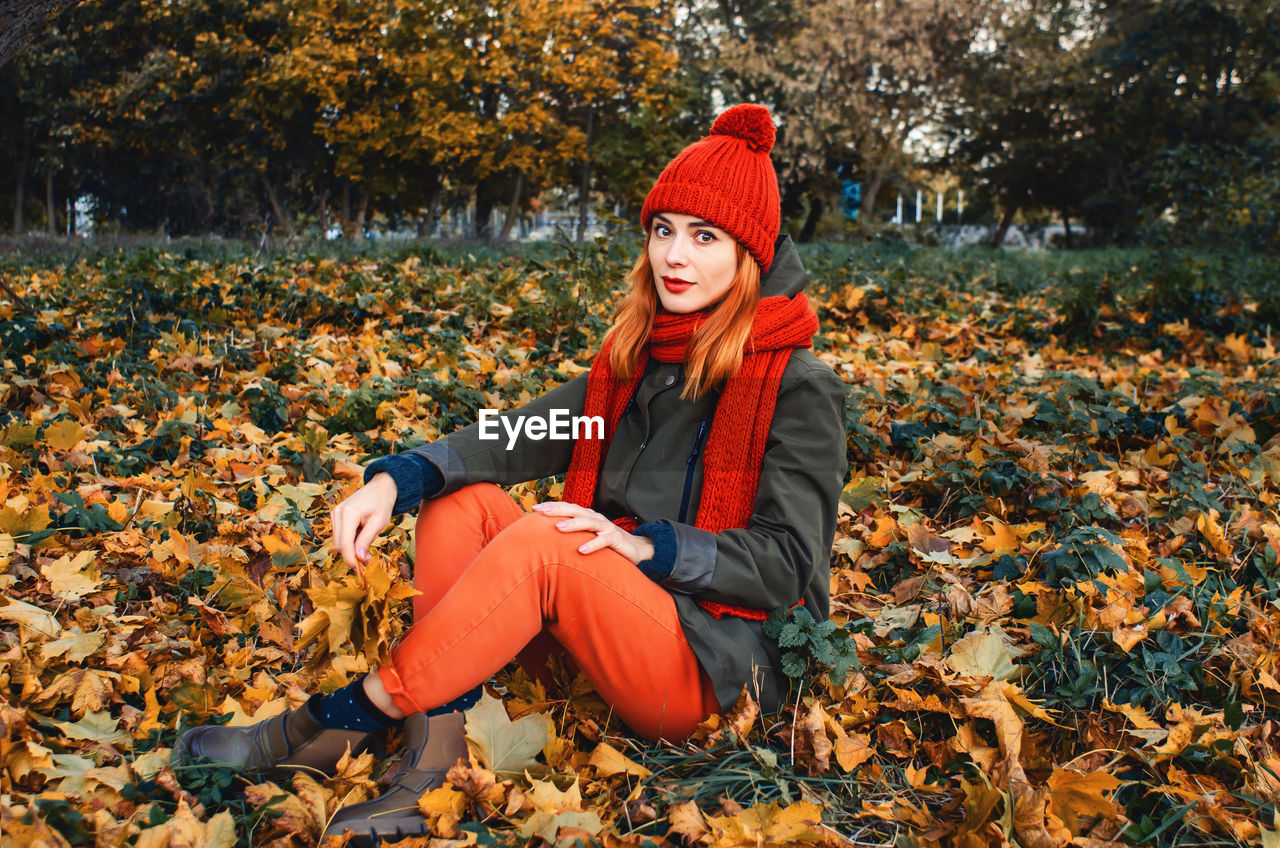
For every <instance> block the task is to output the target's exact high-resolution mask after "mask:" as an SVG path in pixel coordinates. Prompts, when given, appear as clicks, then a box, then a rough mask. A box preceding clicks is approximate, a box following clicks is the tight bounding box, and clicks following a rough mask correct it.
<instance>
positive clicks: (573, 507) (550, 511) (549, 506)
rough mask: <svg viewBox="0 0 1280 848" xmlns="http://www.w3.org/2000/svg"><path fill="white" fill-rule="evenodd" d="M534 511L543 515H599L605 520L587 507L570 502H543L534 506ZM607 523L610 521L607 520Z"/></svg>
mask: <svg viewBox="0 0 1280 848" xmlns="http://www.w3.org/2000/svg"><path fill="white" fill-rule="evenodd" d="M533 511H534V512H537V513H541V514H542V515H597V516H600V518H604V516H603V515H600V513H598V512H596V511H595V510H593V509H587V508H586V507H585V506H579V505H578V504H576V503H569V502H568V501H543V502H542V503H539V504H534V505H533ZM605 520H606V521H607V520H608V519H605Z"/></svg>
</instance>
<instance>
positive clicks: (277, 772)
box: [169, 695, 385, 777]
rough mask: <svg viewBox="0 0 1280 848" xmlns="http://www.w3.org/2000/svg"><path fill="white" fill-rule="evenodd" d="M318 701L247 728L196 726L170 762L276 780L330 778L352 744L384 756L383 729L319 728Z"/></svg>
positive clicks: (356, 751)
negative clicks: (312, 774)
mask: <svg viewBox="0 0 1280 848" xmlns="http://www.w3.org/2000/svg"><path fill="white" fill-rule="evenodd" d="M315 697H316V696H315V695H313V696H311V699H309V700H308V701H307V702H306V703H305V704H303V705H302V706H300V707H298V708H297V709H296V710H290V711H288V712H285V713H281V714H280V715H277V716H272V717H271V718H269V719H265V720H263V721H260V722H258V723H257V724H253V725H250V726H248V727H225V726H220V725H204V726H203V727H193V728H191V729H190V730H188V731H187V732H186V733H184V734H182V737H181V738H180V739H179V740H178V744H177V745H176V746H175V747H174V749H173V755H172V756H171V757H170V758H169V763H170V765H173V766H180V765H188V766H189V765H195V764H197V763H198V762H200V761H203V763H204V764H207V765H210V766H222V767H230V768H235V769H239V770H241V771H244V772H248V773H251V774H259V775H263V776H271V777H276V776H281V777H282V776H285V775H287V774H288V772H290V771H293V770H298V769H301V770H306V771H317V772H320V773H322V774H324V775H326V776H330V775H332V774H333V773H334V771H335V770H336V768H337V765H338V760H340V759H342V755H343V754H344V753H346V751H347V748H348V746H350V748H351V754H352V756H355V755H356V754H359V753H361V752H363V751H366V750H372V751H373V752H374V754H375V755H376V756H379V757H381V756H383V755H384V754H385V749H384V748H383V744H382V739H383V732H382V731H375V732H372V733H368V732H365V731H363V730H340V729H336V728H329V727H325V726H323V725H322V724H320V722H319V721H317V720H316V717H315V716H314V715H313V714H312V712H311V703H312V700H314V698H315Z"/></svg>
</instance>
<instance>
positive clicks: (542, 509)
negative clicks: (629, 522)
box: [533, 501, 644, 562]
mask: <svg viewBox="0 0 1280 848" xmlns="http://www.w3.org/2000/svg"><path fill="white" fill-rule="evenodd" d="M533 508H534V510H535V511H537V512H539V513H541V514H542V515H549V516H554V517H557V518H560V517H561V516H564V518H563V519H562V520H560V521H557V522H556V529H558V530H560V531H561V532H562V533H578V532H586V533H595V536H594V537H593V538H591V539H588V540H587V541H585V542H583V543H582V544H581V545H579V546H578V553H582V554H590V553H595V552H596V551H599V550H603V549H605V548H613V549H614V550H615V551H617V552H618V553H620V554H622V555H623V556H624V557H626V558H627V559H629V560H631V561H632V562H639V561H640V559H643V558H644V557H643V556H642V554H641V547H640V545H639V544H638V543H637V541H636V537H635V536H633V535H631V534H630V533H628V532H626V531H625V530H623V529H622V528H621V527H619V526H618V525H616V524H614V523H613V522H612V521H610V520H609V519H608V518H606V517H605V516H603V515H601V514H600V513H598V512H596V511H595V510H592V509H587V508H586V507H583V506H578V505H577V504H572V503H565V502H563V501H544V502H543V503H540V504H535V505H534V507H533Z"/></svg>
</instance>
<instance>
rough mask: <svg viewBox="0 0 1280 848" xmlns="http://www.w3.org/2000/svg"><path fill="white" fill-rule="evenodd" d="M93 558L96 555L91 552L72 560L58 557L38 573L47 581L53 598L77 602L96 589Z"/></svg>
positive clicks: (79, 554) (96, 578)
mask: <svg viewBox="0 0 1280 848" xmlns="http://www.w3.org/2000/svg"><path fill="white" fill-rule="evenodd" d="M95 557H96V553H95V552H94V551H91V550H90V551H81V552H80V553H78V554H76V555H75V558H74V559H73V558H72V557H70V556H63V557H59V558H58V559H57V560H55V561H54V562H51V563H49V564H48V565H45V566H43V567H42V568H41V569H40V573H41V574H43V575H44V576H45V579H47V580H48V581H49V589H50V591H51V592H53V595H54V597H57V598H61V599H63V600H66V601H74V600H79V599H80V598H82V597H84V596H85V595H87V594H89V593H90V592H94V591H97V589H98V575H97V569H95V568H93V567H92V566H93V562H94V559H95Z"/></svg>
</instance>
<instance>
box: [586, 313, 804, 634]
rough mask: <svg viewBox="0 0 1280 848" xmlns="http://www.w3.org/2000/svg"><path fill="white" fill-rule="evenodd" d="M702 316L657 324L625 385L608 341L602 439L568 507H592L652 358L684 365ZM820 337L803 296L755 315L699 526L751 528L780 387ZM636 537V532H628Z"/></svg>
mask: <svg viewBox="0 0 1280 848" xmlns="http://www.w3.org/2000/svg"><path fill="white" fill-rule="evenodd" d="M703 318H704V316H703V315H701V314H700V313H696V312H695V313H689V314H673V313H667V312H660V313H659V314H658V315H657V316H656V317H655V319H654V324H653V332H652V334H651V338H650V343H649V346H648V350H647V352H646V354H645V355H644V356H643V358H642V360H641V361H640V362H639V363H638V367H637V368H636V371H635V375H634V376H633V377H632V378H631V379H630V380H627V381H622V380H619V379H618V378H617V377H616V376H615V375H614V373H613V369H612V368H610V367H609V350H610V349H611V347H612V341H613V340H612V339H607V340H606V341H605V344H604V345H603V346H602V347H601V349H600V353H599V354H598V355H597V356H596V358H595V361H594V362H593V363H592V367H591V373H590V375H589V376H588V377H587V399H586V407H585V412H584V414H585V415H587V416H595V415H599V416H601V417H602V418H603V419H604V422H605V430H604V439H579V440H578V443H577V444H576V445H575V447H574V451H573V458H572V459H571V460H570V463H569V474H568V477H567V478H566V480H565V486H564V499H565V500H566V501H569V502H571V503H576V504H579V505H581V506H586V507H590V506H591V504H592V502H593V501H594V500H595V492H596V482H597V480H598V478H599V474H600V465H601V463H602V462H603V461H604V457H605V456H606V455H607V454H608V452H609V444H610V443H611V442H612V441H613V435H614V433H615V432H617V427H618V422H619V421H620V420H621V418H622V412H623V410H624V409H625V408H626V406H627V403H628V402H629V401H630V400H631V397H632V396H633V395H634V394H635V390H636V386H637V385H639V383H640V380H641V378H642V377H643V376H644V371H645V367H646V366H647V365H648V357H649V356H652V357H653V358H654V359H656V360H658V361H659V362H684V361H685V353H686V350H687V348H688V344H689V339H690V338H691V337H692V336H693V331H694V330H695V329H696V328H697V327H698V325H699V324H700V323H701V322H702V320H703ZM817 332H818V316H817V315H816V314H815V313H814V311H813V309H811V308H810V307H809V300H808V298H807V297H805V294H804V292H800V293H799V294H797V295H795V296H794V297H790V298H786V297H781V296H779V297H766V298H763V299H762V300H761V301H760V303H759V304H758V305H757V307H756V314H755V318H754V319H753V320H752V322H751V335H750V337H749V339H748V341H747V347H746V354H745V355H744V356H743V360H742V368H741V369H739V371H738V373H737V374H736V375H734V376H733V377H732V378H731V379H729V380H728V381H726V382H725V385H724V390H723V391H722V392H721V394H720V401H719V403H718V404H717V406H716V413H715V419H714V420H713V421H712V424H711V432H710V434H709V436H708V438H707V448H706V453H705V454H704V457H703V471H702V499H701V501H700V503H699V506H698V516H697V518H696V519H695V520H694V525H695V526H697V527H701V528H702V529H703V530H708V531H710V532H712V533H715V532H718V531H720V530H724V529H727V528H731V527H746V526H747V522H748V521H749V520H750V519H751V514H752V512H753V510H754V508H755V499H756V489H757V488H758V487H759V484H760V466H761V464H762V463H763V461H764V448H765V441H766V440H767V438H768V435H769V426H770V424H771V423H772V421H773V411H774V407H775V406H776V405H777V402H778V387H779V386H780V385H781V383H782V372H783V371H785V370H786V368H787V362H788V360H789V359H790V358H791V351H792V350H794V349H796V348H802V347H811V346H812V345H813V336H814V334H815V333H817ZM626 529H632V528H626ZM698 604H699V605H700V606H702V607H703V608H704V609H706V610H707V611H708V612H710V613H711V614H712V615H714V616H715V617H716V618H720V617H722V616H723V615H725V614H730V615H736V616H739V617H741V618H750V619H755V620H763V619H764V618H765V617H766V616H767V614H768V613H767V612H765V611H761V610H750V609H746V608H742V607H731V606H728V605H725V604H717V603H714V602H711V601H698Z"/></svg>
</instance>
